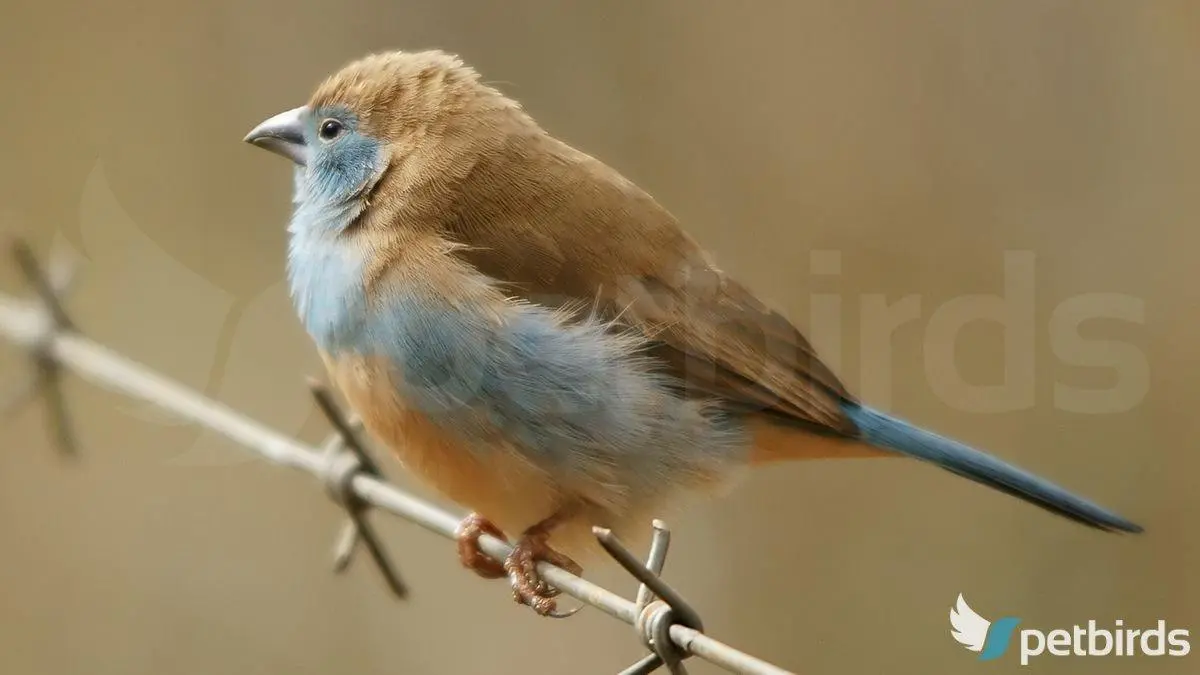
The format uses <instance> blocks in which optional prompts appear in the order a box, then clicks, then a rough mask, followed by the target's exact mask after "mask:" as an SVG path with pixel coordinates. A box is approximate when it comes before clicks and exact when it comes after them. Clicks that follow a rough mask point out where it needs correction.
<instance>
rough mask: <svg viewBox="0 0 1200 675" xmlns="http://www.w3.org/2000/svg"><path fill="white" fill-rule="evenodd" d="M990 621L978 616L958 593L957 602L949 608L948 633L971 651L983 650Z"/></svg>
mask: <svg viewBox="0 0 1200 675" xmlns="http://www.w3.org/2000/svg"><path fill="white" fill-rule="evenodd" d="M991 625H992V622H991V621H988V620H987V619H985V618H983V617H982V616H979V615H978V614H976V613H975V610H973V609H971V607H970V606H969V605H968V604H967V601H966V600H964V599H963V596H962V593H959V594H958V602H957V603H955V606H954V607H951V608H950V626H951V629H950V635H952V636H953V637H954V639H955V640H957V641H958V643H959V644H961V645H962V646H964V647H966V648H967V649H970V650H971V651H973V652H978V651H983V643H984V642H985V641H986V640H987V633H988V628H989V627H990V626H991Z"/></svg>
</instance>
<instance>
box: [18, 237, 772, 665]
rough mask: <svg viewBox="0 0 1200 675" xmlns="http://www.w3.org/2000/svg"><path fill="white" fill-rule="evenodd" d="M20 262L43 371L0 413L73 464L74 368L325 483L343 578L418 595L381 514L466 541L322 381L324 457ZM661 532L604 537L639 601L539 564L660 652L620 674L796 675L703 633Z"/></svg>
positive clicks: (31, 338) (37, 364) (499, 545)
mask: <svg viewBox="0 0 1200 675" xmlns="http://www.w3.org/2000/svg"><path fill="white" fill-rule="evenodd" d="M12 254H13V257H14V259H15V261H16V264H17V266H18V267H19V268H20V270H21V272H22V274H23V275H24V276H25V278H26V280H27V281H28V282H29V284H30V286H31V287H32V288H33V290H34V291H35V292H36V294H37V300H36V301H24V300H20V299H18V298H14V297H12V296H8V295H5V294H2V293H0V337H3V338H5V339H7V340H9V341H11V342H14V343H16V344H17V345H18V346H20V347H23V348H24V349H25V350H26V351H27V352H28V353H29V357H30V361H31V364H32V366H33V369H34V372H33V374H32V376H31V377H30V379H29V380H28V381H27V382H25V383H23V385H22V386H20V387H19V388H18V389H17V390H16V391H14V392H13V393H12V395H11V396H10V397H9V398H8V399H7V400H6V401H5V402H4V403H0V414H2V415H9V414H12V413H13V412H14V411H15V410H17V409H19V408H21V407H23V406H24V405H25V404H28V403H32V402H34V401H35V400H37V399H38V398H41V399H43V401H44V402H45V405H46V406H47V421H48V423H49V425H50V432H51V434H52V435H53V437H54V439H55V441H56V445H57V446H58V448H59V450H60V451H61V453H62V454H63V456H64V457H67V458H70V457H74V456H75V455H76V454H77V452H78V446H77V442H76V437H75V435H74V433H73V431H72V428H73V427H72V425H71V420H70V416H69V414H68V407H67V405H66V401H65V399H64V397H63V393H62V388H61V386H60V382H61V378H62V375H63V371H64V370H69V371H71V372H73V373H75V374H77V375H79V376H81V377H83V378H84V379H86V380H89V381H91V382H93V383H95V384H98V385H100V386H102V387H105V388H107V389H112V390H116V391H118V392H120V393H122V394H125V395H126V396H130V397H132V398H137V399H141V400H143V401H146V402H147V403H150V404H152V405H155V406H158V407H160V408H162V409H163V410H166V411H169V412H171V413H173V414H175V415H176V416H178V417H181V418H184V419H186V420H188V421H189V422H192V423H194V424H198V425H201V426H204V427H207V428H208V429H211V430H213V431H215V432H217V433H219V434H221V435H223V436H225V437H226V438H228V439H229V440H231V441H233V442H235V443H237V444H239V445H241V446H243V447H245V448H247V449H250V450H252V451H255V452H257V453H258V454H259V455H261V456H262V457H264V458H266V459H267V460H269V461H271V462H273V463H275V464H279V465H281V466H287V467H291V468H294V469H300V470H302V471H305V472H307V473H309V474H311V475H313V476H316V477H317V478H318V479H320V480H321V481H322V482H323V483H324V485H325V487H326V490H327V491H328V492H329V494H330V496H331V497H332V498H333V499H334V501H336V502H337V503H338V504H339V505H340V506H341V507H342V508H343V509H344V510H345V511H346V514H347V516H348V522H347V523H346V525H345V526H344V527H343V529H342V531H341V533H340V534H339V536H338V538H337V541H336V543H335V546H334V565H333V567H334V571H335V572H342V571H344V570H345V569H347V568H348V567H349V565H350V562H351V560H352V558H353V556H354V552H355V550H356V549H357V548H358V544H359V543H360V542H361V543H362V544H363V545H364V546H365V548H366V549H367V551H368V553H369V555H370V557H371V560H372V561H373V562H374V565H375V567H376V569H378V570H379V572H380V574H381V575H382V576H383V578H384V581H385V582H386V583H387V586H388V589H389V590H390V591H391V593H392V594H393V595H394V596H396V597H397V598H401V599H403V598H405V597H406V596H407V594H408V588H407V586H406V585H405V584H404V582H403V581H402V580H401V578H400V575H399V573H398V572H397V571H396V568H395V566H394V565H393V564H392V562H391V560H390V559H389V557H388V555H387V553H386V549H385V548H384V546H383V544H382V542H381V541H380V539H379V537H378V536H377V535H376V533H375V531H374V529H373V528H372V527H371V524H370V521H369V520H368V519H367V518H366V512H367V511H368V510H369V509H371V508H376V509H379V510H382V511H385V512H388V513H391V514H394V515H397V516H400V517H401V518H404V519H406V520H408V521H410V522H412V523H415V524H416V525H419V526H421V527H423V528H425V529H426V530H429V531H430V532H433V533H434V534H438V535H441V536H442V537H445V538H448V539H453V538H454V537H455V533H456V531H457V528H458V526H459V523H460V520H461V519H460V518H457V517H455V516H453V515H452V514H450V513H447V512H446V511H444V510H442V509H440V508H438V507H436V506H434V505H433V504H431V503H429V502H427V501H424V500H422V499H419V498H417V497H415V496H413V495H411V494H409V493H407V492H405V491H403V490H400V489H398V488H396V487H394V486H392V485H390V484H388V483H387V482H385V481H384V479H383V476H382V474H381V473H380V471H379V467H378V466H377V465H376V463H375V461H374V460H373V459H372V458H371V456H370V454H368V453H367V452H366V450H365V449H364V447H363V445H362V444H361V443H360V442H359V440H358V437H357V436H358V431H359V430H360V428H361V425H360V424H359V423H358V422H357V421H355V420H352V419H349V418H347V417H346V416H344V415H343V414H342V412H341V410H339V408H338V407H337V405H336V404H335V403H334V401H333V399H332V397H331V396H330V395H329V393H328V391H326V389H325V388H324V387H323V386H322V385H321V384H319V383H318V382H315V381H311V382H310V388H311V389H312V392H313V396H314V398H315V399H316V402H317V405H318V407H319V408H320V409H321V411H322V413H323V414H324V415H325V417H326V418H327V419H328V420H329V423H330V425H331V426H332V427H333V429H334V432H333V434H332V435H331V436H330V438H329V440H327V441H326V442H325V443H323V444H322V446H321V448H320V449H318V448H313V447H310V446H308V445H305V444H304V443H301V442H300V441H297V440H295V439H293V438H291V437H288V436H286V435H284V434H282V433H280V432H278V431H276V430H274V429H271V428H270V427H268V426H266V425H264V424H261V423H259V422H257V421H255V420H253V419H251V418H249V417H247V416H245V415H243V414H242V413H240V412H238V411H236V410H234V409H233V408H231V407H229V406H227V405H224V404H222V403H220V402H218V401H214V400H212V399H210V398H207V397H205V396H204V395H203V394H200V393H199V392H197V391H195V390H193V389H190V388H188V387H186V386H184V385H182V384H179V383H178V382H175V381H173V380H171V379H169V378H167V377H165V376H163V375H160V374H158V373H156V372H154V371H153V370H151V369H149V368H147V367H146V366H143V365H141V364H139V363H137V362H135V361H133V360H130V359H128V358H126V357H124V356H121V355H120V354H118V353H116V352H114V351H112V350H110V349H108V348H106V347H104V346H103V345H100V344H98V343H96V342H94V341H92V340H89V339H88V338H86V337H84V336H83V335H81V334H80V333H79V331H78V329H77V327H76V325H75V324H74V322H72V321H71V319H70V317H69V315H68V314H67V312H66V311H65V309H64V308H63V305H62V301H61V298H62V297H63V296H64V294H65V293H67V291H68V290H69V289H70V287H71V286H72V282H73V281H74V277H75V275H74V273H73V272H74V270H73V269H71V268H69V267H66V266H63V265H55V264H53V263H52V265H51V266H50V270H49V272H46V271H44V270H43V269H42V268H41V266H40V265H39V264H38V262H37V259H36V257H35V256H34V254H33V251H32V249H30V247H29V246H28V245H27V244H26V243H24V242H23V241H19V240H18V241H16V242H14V243H13V245H12ZM652 526H653V537H652V540H651V544H650V553H649V555H648V558H647V560H646V562H642V561H639V560H638V559H637V557H636V556H635V555H634V554H633V553H631V552H630V551H629V550H628V549H627V548H626V547H625V546H624V545H623V544H622V543H621V542H620V541H619V540H618V539H617V538H616V537H615V536H614V535H613V533H612V532H611V531H609V530H607V529H604V528H593V531H594V534H595V536H596V538H597V540H598V541H599V543H600V545H601V546H602V547H603V548H604V550H605V551H607V552H608V554H609V555H610V556H612V557H613V559H614V560H616V561H617V563H619V564H620V565H621V566H622V567H623V568H625V570H626V571H628V572H629V573H630V575H632V576H633V577H634V578H635V579H637V581H638V582H640V587H639V588H638V592H637V596H636V600H634V601H630V600H627V599H625V598H623V597H621V596H619V595H617V594H616V593H613V592H611V591H609V590H607V589H605V588H603V587H601V586H597V585H596V584H593V583H591V582H589V581H586V580H584V579H582V578H580V577H577V576H575V575H573V574H571V573H569V572H567V571H566V570H563V569H561V568H559V567H555V566H553V565H550V564H548V563H544V562H543V563H539V565H538V572H539V574H541V575H542V578H543V579H545V580H546V581H547V582H549V583H550V584H552V585H553V586H555V587H556V588H558V589H559V590H561V591H562V592H563V593H566V594H567V595H569V596H571V597H573V598H575V599H577V600H579V601H580V602H582V603H584V604H585V605H589V606H592V607H594V608H596V609H599V610H600V611H602V612H604V613H605V614H608V615H609V616H612V617H614V618H616V619H618V620H620V621H623V622H625V623H627V624H630V625H631V626H633V627H634V629H635V632H636V633H637V635H638V636H639V637H640V638H641V640H642V642H643V644H645V645H646V647H647V648H648V649H649V650H650V653H649V654H647V655H646V656H645V657H644V658H642V659H640V660H639V661H638V662H636V663H634V664H633V665H631V666H630V667H629V668H626V669H625V670H623V671H622V672H621V673H620V675H645V674H646V673H650V672H653V671H655V670H657V669H659V668H662V667H666V668H667V669H668V670H669V671H670V672H671V673H672V675H679V674H683V673H686V672H687V671H686V669H685V668H684V665H683V661H684V659H686V658H688V657H692V656H694V657H696V658H699V659H703V660H705V661H708V662H709V663H712V664H714V665H717V666H720V667H722V668H724V669H725V670H727V671H729V672H732V673H745V674H747V675H789V671H786V670H783V669H782V668H779V667H778V666H775V665H772V664H770V663H768V662H766V661H763V660H761V659H759V658H757V657H754V656H751V655H750V654H747V653H745V652H742V651H740V650H738V649H735V648H733V647H731V646H729V645H727V644H725V643H723V642H721V641H719V640H716V639H714V638H712V637H710V636H708V635H707V634H705V633H704V632H703V631H704V628H703V623H702V621H701V619H700V615H699V614H698V613H697V612H696V610H695V609H693V608H692V607H691V605H689V604H688V603H687V601H686V600H685V599H684V598H683V596H682V595H680V594H679V593H678V592H677V591H675V589H673V588H672V587H671V586H669V585H668V584H667V583H666V582H665V581H663V579H662V577H661V574H662V569H663V565H664V563H665V561H666V555H667V550H668V548H669V545H670V531H669V530H668V529H667V527H666V525H665V524H663V523H662V521H658V520H655V521H654V522H653V525H652ZM479 548H480V550H482V551H483V552H484V553H486V554H487V555H488V556H489V557H491V558H492V559H494V560H496V561H497V562H503V561H504V559H505V558H506V557H507V556H508V554H509V553H510V552H511V550H512V548H511V546H510V545H509V544H508V543H507V542H505V541H503V540H501V539H498V538H496V537H492V536H490V535H486V534H485V535H482V536H481V537H480V539H479Z"/></svg>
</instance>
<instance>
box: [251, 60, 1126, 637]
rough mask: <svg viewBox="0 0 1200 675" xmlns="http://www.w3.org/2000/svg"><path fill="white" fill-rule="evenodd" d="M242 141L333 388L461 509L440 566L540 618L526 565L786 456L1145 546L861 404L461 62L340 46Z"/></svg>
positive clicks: (1073, 498) (1014, 470)
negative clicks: (939, 483)
mask: <svg viewBox="0 0 1200 675" xmlns="http://www.w3.org/2000/svg"><path fill="white" fill-rule="evenodd" d="M244 140H245V141H246V142H248V143H251V144H253V145H255V146H257V147H259V148H262V149H265V150H268V151H270V152H272V153H274V154H277V155H280V156H282V157H284V158H287V159H289V160H291V162H292V167H293V191H292V212H291V216H290V219H289V220H288V224H287V230H288V235H287V236H288V244H287V260H286V267H287V281H288V285H289V289H290V293H291V297H292V301H293V305H294V307H295V310H296V313H297V315H298V318H299V320H300V321H301V323H302V324H303V326H304V328H305V329H306V331H307V332H308V334H309V336H310V337H311V339H312V341H313V342H314V343H315V346H316V348H317V350H318V351H319V353H320V355H321V359H322V360H323V361H324V364H325V366H326V369H327V371H328V376H329V379H330V381H331V383H332V384H333V386H334V387H335V388H336V389H337V390H338V391H339V392H340V394H341V395H342V397H343V398H344V399H345V401H346V402H347V403H348V405H349V406H350V407H351V408H352V409H353V411H354V412H355V413H356V414H357V415H358V417H359V418H361V420H362V422H363V424H364V426H365V428H366V429H367V430H368V431H369V433H370V434H371V436H372V437H373V438H374V439H375V440H376V441H377V442H379V443H381V444H382V445H383V446H384V447H386V448H387V449H389V450H390V451H391V452H392V453H393V454H394V455H395V457H396V459H398V460H399V463H400V464H402V465H403V466H404V468H405V469H406V470H407V471H409V472H410V473H412V474H413V475H414V476H415V477H416V478H417V479H418V481H419V482H421V483H424V484H425V485H427V486H429V487H430V488H432V489H433V490H434V491H435V492H437V493H439V494H440V495H441V496H443V497H444V498H446V499H448V500H450V501H452V502H454V503H456V504H458V505H460V506H462V507H463V508H464V510H466V511H468V512H469V515H467V516H466V517H464V518H463V520H462V522H461V524H460V526H459V527H458V530H457V532H456V539H457V553H458V557H459V560H460V562H461V563H462V565H463V566H465V567H467V568H468V569H469V570H472V571H474V572H475V573H476V574H478V575H479V576H482V577H484V578H488V579H500V578H508V580H509V582H510V585H511V587H512V590H513V596H514V598H515V599H516V601H517V602H519V603H522V604H524V605H528V606H529V607H530V608H532V609H533V610H534V611H535V612H537V613H538V614H540V615H543V616H559V615H560V613H559V611H558V609H557V603H556V600H555V596H556V595H558V592H559V591H558V589H556V588H553V587H552V586H550V585H549V584H548V583H546V582H545V581H544V580H542V579H541V578H540V576H539V575H538V573H537V569H536V567H537V564H538V562H539V561H545V562H549V563H551V564H554V565H558V566H560V567H562V568H564V569H566V570H568V571H570V572H572V573H575V574H581V573H582V567H581V565H580V563H579V562H578V560H579V559H583V558H584V557H585V556H588V555H591V547H590V546H589V542H591V543H592V544H594V543H595V542H594V539H593V537H592V529H593V528H594V527H597V526H599V527H606V528H610V529H611V530H612V531H614V532H616V533H618V534H620V533H623V532H624V533H627V532H631V531H632V530H635V529H639V525H640V524H641V523H644V522H646V521H647V520H649V518H650V517H651V516H652V515H655V514H657V513H659V512H660V510H662V509H668V508H671V507H672V505H673V504H676V503H678V502H679V500H681V499H684V498H685V497H686V496H688V495H695V494H699V495H705V494H712V493H716V494H721V493H723V492H724V491H726V490H728V489H729V486H730V485H731V482H732V481H733V480H734V478H735V477H737V476H739V475H741V474H742V472H743V471H745V470H747V469H750V468H758V467H763V466H769V465H775V464H778V463H780V462H785V461H793V460H812V459H837V458H870V457H888V456H891V457H908V458H913V459H916V460H921V461H923V462H927V463H930V464H933V465H936V466H938V467H941V468H942V469H945V470H947V471H949V472H952V473H954V474H957V475H959V476H962V477H965V478H967V479H970V480H972V481H975V482H977V483H981V484H983V485H986V486H988V487H990V488H994V489H996V490H999V491H1001V492H1004V493H1007V494H1009V495H1012V496H1015V497H1018V498H1020V499H1022V500H1024V501H1026V502H1029V503H1032V504H1034V505H1036V506H1038V507H1041V508H1043V509H1045V510H1047V511H1050V512H1052V513H1055V514H1057V515H1059V516H1063V517H1065V518H1068V519H1071V520H1073V521H1076V522H1078V523H1081V524H1084V525H1087V526H1090V527H1092V528H1096V529H1098V530H1103V531H1108V532H1118V533H1120V532H1124V533H1137V532H1141V531H1142V528H1141V526H1139V525H1137V524H1135V523H1133V522H1131V521H1129V520H1127V519H1125V518H1123V517H1121V516H1119V515H1117V514H1115V513H1114V512H1112V511H1110V510H1108V509H1106V508H1103V507H1101V506H1099V505H1097V504H1096V503H1094V502H1091V501H1089V500H1087V499H1084V498H1082V497H1079V496H1077V495H1075V494H1073V493H1072V492H1069V491H1068V490H1066V489H1064V488H1062V487H1060V486H1059V485H1057V484H1055V483H1052V482H1050V481H1048V480H1046V479H1044V478H1041V477H1039V476H1036V475H1034V474H1032V473H1030V472H1028V471H1026V470H1024V469H1022V468H1018V467H1017V466H1014V465H1012V464H1010V463H1008V462H1005V461H1003V460H1001V459H999V458H997V457H995V456H993V455H991V454H987V453H985V452H983V451H981V450H978V449H975V448H973V447H971V446H969V445H966V444H964V443H961V442H959V441H956V440H953V439H951V438H948V437H945V436H942V435H939V434H937V433H935V432H932V431H929V430H926V429H924V428H922V427H920V426H917V425H915V424H913V423H910V422H908V421H906V420H903V419H900V418H898V417H895V416H893V415H890V414H888V413H885V412H883V411H881V410H877V409H875V408H872V407H870V406H869V405H867V404H866V403H865V402H863V401H860V400H859V399H858V398H857V397H856V396H855V395H854V394H852V393H851V392H850V391H849V390H848V389H847V387H846V386H845V385H844V384H843V383H842V381H841V380H839V378H838V377H837V375H836V374H835V373H834V372H833V371H832V370H831V369H830V368H829V367H828V366H827V365H826V364H825V363H824V362H823V361H822V360H821V359H820V357H819V355H818V354H817V353H816V350H815V349H814V347H813V346H812V345H811V344H810V343H809V341H808V340H807V339H806V338H805V336H804V335H803V334H802V332H801V331H800V330H799V329H798V328H797V327H796V326H795V325H794V324H793V323H792V322H790V321H789V320H788V319H787V318H785V317H784V316H783V315H782V314H781V313H780V312H778V311H776V310H774V309H772V308H770V307H769V306H768V305H767V304H766V303H765V302H764V301H763V300H761V299H760V298H759V297H758V296H756V295H755V294H754V292H752V291H751V290H750V289H749V288H748V287H747V286H745V285H743V284H742V283H740V282H738V281H737V280H736V279H735V278H733V277H732V276H731V275H729V274H727V273H726V272H724V271H723V270H722V269H720V268H718V267H717V265H716V264H715V262H714V259H713V257H712V256H711V255H710V254H709V253H708V252H707V251H705V250H704V249H703V248H702V247H701V246H700V245H699V243H698V242H697V240H696V239H695V238H693V237H692V236H691V235H690V234H688V233H687V232H686V231H685V230H684V229H683V227H682V225H681V224H680V222H679V221H678V219H677V218H676V217H675V216H674V215H672V213H671V212H670V211H668V210H667V208H666V207H664V206H662V205H661V204H659V202H658V201H656V200H655V199H654V198H653V197H652V196H650V195H649V194H648V193H647V192H645V191H644V190H642V189H641V188H639V187H638V186H637V185H635V184H634V183H633V182H631V181H630V180H628V179H627V178H625V177H624V176H623V175H622V174H621V173H619V172H618V171H617V170H615V169H613V168H611V167H610V166H609V165H607V164H605V163H603V162H602V161H600V160H599V159H597V158H595V157H593V156H591V155H589V154H587V153H585V152H583V151H581V150H578V149H576V148H574V147H572V146H571V145H569V144H567V143H566V142H564V141H562V140H560V139H559V138H557V137H556V136H554V135H552V134H550V133H549V132H548V131H546V130H545V129H543V127H542V126H541V125H540V124H539V123H538V122H537V121H535V120H534V119H533V117H532V116H531V115H530V114H529V113H528V112H527V111H526V110H525V108H524V107H523V106H522V105H521V104H520V103H518V102H517V101H516V100H514V99H512V98H510V97H508V96H506V95H505V94H503V93H502V92H501V91H499V90H498V89H497V88H496V87H494V86H492V85H491V84H489V83H488V82H486V81H484V80H483V79H482V77H481V75H480V74H479V72H478V71H477V70H475V69H474V68H473V67H471V66H469V65H467V64H466V63H465V62H464V61H463V59H462V58H461V57H459V56H458V55H455V54H452V53H449V52H446V51H443V50H437V49H432V50H423V51H405V50H395V51H385V52H376V53H372V54H368V55H366V56H362V57H360V58H357V59H356V60H353V61H351V62H349V63H347V64H346V65H344V66H343V67H342V68H341V69H340V70H338V71H336V72H335V73H333V74H332V75H329V76H328V77H326V78H325V79H324V80H323V81H322V82H321V83H320V84H319V85H318V86H317V87H316V89H315V91H313V92H312V94H311V96H310V97H309V99H308V101H307V102H306V103H304V104H303V105H301V106H299V107H295V108H292V109H290V110H287V111H285V112H282V113H279V114H277V115H274V116H273V117H270V118H268V119H267V120H265V121H263V122H262V123H261V124H259V125H258V126H256V127H254V129H253V130H251V131H250V132H249V134H247V135H246V136H245V138H244ZM484 534H489V535H493V536H496V537H499V538H502V539H505V540H508V541H510V542H511V543H512V552H511V554H510V555H508V557H507V558H506V559H505V560H504V561H503V562H502V563H501V562H499V561H495V560H492V559H491V558H489V557H488V556H486V555H485V554H483V553H482V552H481V551H480V548H479V538H480V537H481V536H482V535H484ZM631 536H632V535H631Z"/></svg>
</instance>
